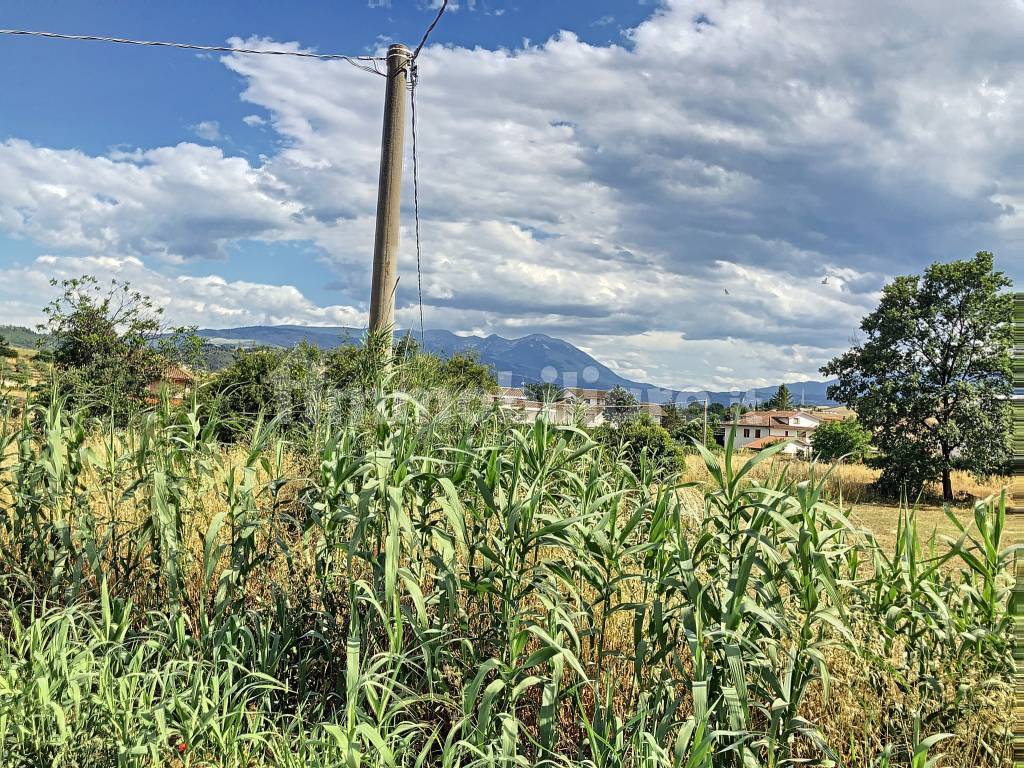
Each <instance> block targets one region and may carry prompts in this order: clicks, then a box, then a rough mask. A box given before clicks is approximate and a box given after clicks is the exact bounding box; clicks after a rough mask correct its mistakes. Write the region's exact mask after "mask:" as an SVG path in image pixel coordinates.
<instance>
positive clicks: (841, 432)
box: [811, 419, 871, 461]
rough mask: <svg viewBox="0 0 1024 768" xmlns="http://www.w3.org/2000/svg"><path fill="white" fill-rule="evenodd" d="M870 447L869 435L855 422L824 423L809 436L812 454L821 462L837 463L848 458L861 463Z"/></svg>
mask: <svg viewBox="0 0 1024 768" xmlns="http://www.w3.org/2000/svg"><path fill="white" fill-rule="evenodd" d="M870 445H871V433H870V432H869V431H868V430H866V429H865V428H864V426H863V425H862V424H861V423H860V422H859V421H857V419H844V420H843V421H826V422H825V423H824V424H822V425H821V426H819V427H818V428H817V429H816V430H814V432H813V433H812V434H811V446H812V447H813V448H814V454H815V455H816V456H817V457H818V458H819V459H821V460H822V461H837V460H839V459H841V458H843V457H844V456H845V457H849V458H850V459H852V460H853V461H862V460H863V459H864V457H865V456H866V455H867V451H868V448H869V446H870Z"/></svg>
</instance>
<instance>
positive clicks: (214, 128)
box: [190, 120, 221, 141]
mask: <svg viewBox="0 0 1024 768" xmlns="http://www.w3.org/2000/svg"><path fill="white" fill-rule="evenodd" d="M190 127H191V129H192V132H193V133H194V134H195V135H196V136H198V137H199V138H200V139H205V140H206V141H220V139H221V135H220V123H219V122H217V121H216V120H203V121H202V122H200V123H196V124H195V125H193V126H190Z"/></svg>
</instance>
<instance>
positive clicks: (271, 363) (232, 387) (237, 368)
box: [205, 347, 286, 437]
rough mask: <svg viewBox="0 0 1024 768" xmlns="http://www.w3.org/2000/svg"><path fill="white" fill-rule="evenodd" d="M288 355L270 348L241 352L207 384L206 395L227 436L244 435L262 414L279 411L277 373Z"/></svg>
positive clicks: (223, 434)
mask: <svg viewBox="0 0 1024 768" xmlns="http://www.w3.org/2000/svg"><path fill="white" fill-rule="evenodd" d="M285 354H286V353H285V352H284V351H283V350H280V349H273V348H269V347H257V348H253V349H239V350H237V351H236V352H235V355H234V359H233V360H232V362H231V365H229V366H228V367H227V368H224V369H222V370H220V371H218V372H217V374H216V375H215V376H214V377H213V378H212V379H211V380H210V382H209V383H208V384H207V386H206V389H205V395H206V397H207V398H208V399H209V400H210V402H211V403H212V404H213V406H214V407H215V411H214V412H215V413H216V414H217V415H218V417H219V419H220V424H219V426H220V427H221V435H222V436H223V437H230V436H237V435H239V434H242V433H244V432H245V431H247V430H248V429H249V428H250V427H251V426H252V425H253V424H254V423H255V421H256V419H257V418H258V417H259V416H260V414H267V413H278V412H279V410H280V405H281V404H280V403H279V402H278V389H277V386H276V378H275V374H276V373H277V370H278V368H279V367H280V366H281V364H282V362H283V361H284V359H285Z"/></svg>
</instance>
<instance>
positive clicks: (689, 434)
mask: <svg viewBox="0 0 1024 768" xmlns="http://www.w3.org/2000/svg"><path fill="white" fill-rule="evenodd" d="M661 410H662V414H663V415H662V418H661V426H662V427H664V428H665V430H666V431H668V433H669V434H670V435H672V438H673V439H675V440H677V441H678V442H680V443H682V444H683V447H687V446H689V445H691V444H692V443H693V441H695V440H696V441H698V442H701V443H703V444H704V445H711V444H712V443H714V442H715V431H716V430H717V429H718V428H719V427H720V426H721V420H720V419H719V417H718V416H717V415H716V414H715V413H714V412H713V411H712V409H711V408H710V404H709V407H708V414H707V431H706V432H705V433H704V434H703V435H702V434H701V433H702V432H704V403H703V402H701V403H690V404H689V405H687V406H686V407H685V408H684V407H682V406H680V405H679V404H678V403H663V404H662V406H661Z"/></svg>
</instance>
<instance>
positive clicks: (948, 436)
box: [821, 251, 1012, 501]
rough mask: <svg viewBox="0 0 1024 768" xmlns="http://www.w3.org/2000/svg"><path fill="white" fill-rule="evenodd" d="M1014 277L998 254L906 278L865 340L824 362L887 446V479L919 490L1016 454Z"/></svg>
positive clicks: (896, 487) (867, 323) (839, 390)
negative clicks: (1012, 437)
mask: <svg viewBox="0 0 1024 768" xmlns="http://www.w3.org/2000/svg"><path fill="white" fill-rule="evenodd" d="M1009 284H1010V283H1009V280H1008V279H1007V278H1006V277H1005V276H1004V275H1003V273H1001V272H996V271H994V270H993V260H992V254H991V253H988V252H984V251H983V252H979V253H978V254H977V255H976V256H975V258H974V259H972V260H969V261H954V262H950V263H948V264H939V263H936V264H932V265H931V266H930V267H929V268H928V269H927V270H926V271H925V273H924V275H923V276H917V275H908V276H904V277H898V278H896V279H895V280H894V281H893V282H892V283H890V284H889V285H887V286H886V287H885V289H884V291H883V294H882V300H881V302H880V303H879V306H878V308H877V309H876V310H875V311H874V312H872V313H871V314H869V315H868V316H867V317H865V318H864V320H863V321H862V322H861V330H862V331H863V332H864V334H865V339H864V341H863V342H862V343H860V344H858V345H857V346H855V347H854V348H853V349H851V350H850V351H849V352H847V353H845V354H843V355H841V356H839V357H837V358H835V359H834V360H832V361H831V362H829V363H828V364H827V365H826V366H824V367H823V368H822V369H821V370H822V373H824V374H825V375H829V376H837V377H838V379H839V381H838V383H837V384H835V385H833V386H831V387H829V390H828V395H829V397H830V398H832V399H835V400H839V401H842V402H844V403H846V404H847V405H849V406H850V407H851V408H853V409H854V410H855V411H856V412H857V414H858V417H859V418H860V420H861V422H862V423H863V424H864V426H865V427H866V428H867V429H869V430H870V431H871V432H872V433H873V435H874V440H875V445H876V447H877V448H878V449H879V450H880V451H881V454H882V455H881V458H880V461H881V462H882V467H883V472H882V476H881V479H880V483H881V485H882V486H883V488H884V489H887V490H888V491H889V492H891V493H899V492H906V493H907V494H909V495H911V496H913V495H916V494H917V493H919V492H920V491H921V489H922V487H923V486H924V484H925V483H927V482H928V481H931V480H933V479H936V478H941V479H942V485H943V498H944V499H946V500H947V501H949V500H951V499H952V498H953V490H952V484H951V482H950V472H951V471H952V470H953V469H954V468H955V467H957V466H961V467H963V468H966V469H970V470H971V471H973V472H975V473H976V474H978V475H984V474H989V473H992V472H993V471H995V470H997V469H999V468H1000V467H1001V466H1003V465H1004V463H1005V461H1006V457H1007V455H1008V439H1009V438H1008V436H1009V401H1008V399H1007V398H1008V395H1009V394H1010V392H1011V385H1010V333H1011V330H1010V311H1011V305H1012V300H1011V296H1010V294H1007V293H1003V292H1001V291H1003V289H1005V288H1006V287H1007V286H1008V285H1009Z"/></svg>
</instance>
